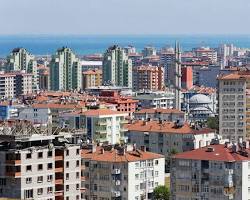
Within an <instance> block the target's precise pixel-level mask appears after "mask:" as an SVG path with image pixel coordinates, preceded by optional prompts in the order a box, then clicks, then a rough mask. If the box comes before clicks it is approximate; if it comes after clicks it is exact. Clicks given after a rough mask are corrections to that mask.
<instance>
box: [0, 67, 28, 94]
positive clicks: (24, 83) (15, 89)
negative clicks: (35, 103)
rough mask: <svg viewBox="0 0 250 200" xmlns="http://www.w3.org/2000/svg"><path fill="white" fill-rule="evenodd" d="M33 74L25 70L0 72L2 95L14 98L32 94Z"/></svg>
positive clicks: (0, 92)
mask: <svg viewBox="0 0 250 200" xmlns="http://www.w3.org/2000/svg"><path fill="white" fill-rule="evenodd" d="M32 76H33V75H32V74H27V73H25V72H23V71H20V72H13V73H4V72H1V73H0V97H1V98H7V99H8V98H14V97H17V96H20V95H23V94H24V95H25V94H31V93H32V92H33V89H32Z"/></svg>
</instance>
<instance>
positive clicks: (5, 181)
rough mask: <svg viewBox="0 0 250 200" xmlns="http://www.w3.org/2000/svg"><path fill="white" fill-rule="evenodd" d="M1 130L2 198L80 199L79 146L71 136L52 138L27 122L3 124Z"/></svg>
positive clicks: (0, 180) (0, 169)
mask: <svg viewBox="0 0 250 200" xmlns="http://www.w3.org/2000/svg"><path fill="white" fill-rule="evenodd" d="M1 127H2V129H1V133H0V140H1V147H0V159H1V165H0V177H1V178H0V183H1V184H0V191H1V192H0V197H4V198H17V199H37V200H71V199H80V198H81V188H80V187H81V153H80V145H79V144H75V143H72V142H71V140H70V137H71V136H70V137H69V136H68V135H67V134H66V135H65V134H56V135H51V134H49V133H48V132H47V131H46V130H41V129H36V128H35V127H34V126H33V125H32V124H30V123H28V122H27V121H18V122H14V121H8V122H3V123H1ZM35 133H36V134H35Z"/></svg>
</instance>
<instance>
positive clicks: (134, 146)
mask: <svg viewBox="0 0 250 200" xmlns="http://www.w3.org/2000/svg"><path fill="white" fill-rule="evenodd" d="M135 150H136V143H134V144H133V151H135Z"/></svg>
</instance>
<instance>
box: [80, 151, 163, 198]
mask: <svg viewBox="0 0 250 200" xmlns="http://www.w3.org/2000/svg"><path fill="white" fill-rule="evenodd" d="M82 162H83V164H84V169H85V170H84V177H83V180H85V181H84V182H82V184H83V186H82V187H85V188H86V190H85V193H84V194H83V197H85V199H86V200H93V199H98V200H99V199H102V200H104V199H105V200H107V199H122V200H141V199H145V200H150V199H153V190H154V188H155V187H157V186H158V185H164V184H165V181H164V180H165V174H164V163H165V159H164V156H162V155H159V154H155V153H151V152H147V151H146V150H145V148H143V149H140V150H139V149H136V148H135V147H134V148H129V147H117V148H116V149H114V148H112V147H109V146H106V147H105V146H103V147H97V148H95V147H94V148H93V147H92V148H91V149H88V148H86V149H83V150H82Z"/></svg>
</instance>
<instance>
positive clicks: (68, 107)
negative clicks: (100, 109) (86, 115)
mask: <svg viewBox="0 0 250 200" xmlns="http://www.w3.org/2000/svg"><path fill="white" fill-rule="evenodd" d="M82 107H83V105H80V104H77V103H70V102H67V103H66V102H61V103H58V102H53V101H51V102H48V101H45V102H38V103H34V104H32V108H33V109H34V110H35V109H36V110H37V111H38V110H39V111H40V109H41V110H42V109H44V110H42V111H44V112H46V113H47V114H46V116H41V117H42V118H43V119H44V118H47V119H48V120H50V117H51V118H52V126H54V127H56V126H59V124H60V119H59V116H60V115H61V113H63V112H70V111H72V110H80V109H81V108H82ZM37 111H34V115H35V113H37ZM44 114H45V113H44ZM37 117H38V115H37Z"/></svg>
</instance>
